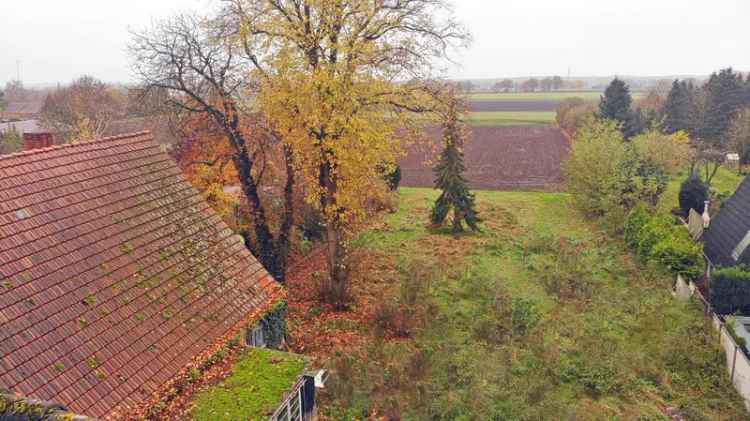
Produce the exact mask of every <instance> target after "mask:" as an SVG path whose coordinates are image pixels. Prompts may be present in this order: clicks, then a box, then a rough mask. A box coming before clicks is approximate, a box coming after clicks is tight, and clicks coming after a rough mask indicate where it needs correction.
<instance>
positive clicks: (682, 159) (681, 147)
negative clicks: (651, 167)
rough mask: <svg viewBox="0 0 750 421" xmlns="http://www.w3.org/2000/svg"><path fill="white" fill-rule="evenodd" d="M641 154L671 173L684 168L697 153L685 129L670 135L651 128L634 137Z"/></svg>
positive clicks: (635, 144) (635, 145)
mask: <svg viewBox="0 0 750 421" xmlns="http://www.w3.org/2000/svg"><path fill="white" fill-rule="evenodd" d="M632 142H633V145H634V147H635V149H636V151H637V153H638V155H639V156H641V157H643V159H646V160H649V161H651V162H653V163H655V164H656V165H658V166H660V167H662V168H663V169H664V170H665V171H667V172H669V173H676V172H679V171H680V170H682V169H684V168H685V167H686V166H687V165H688V163H689V162H690V160H691V159H692V158H693V156H694V155H695V151H694V149H693V147H692V146H691V145H690V136H689V135H688V134H687V133H686V132H684V131H678V132H676V133H674V134H671V135H668V134H664V133H661V132H660V131H658V130H650V131H648V132H645V133H642V134H640V135H638V136H636V137H634V138H633V139H632Z"/></svg>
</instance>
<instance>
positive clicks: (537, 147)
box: [401, 125, 568, 190]
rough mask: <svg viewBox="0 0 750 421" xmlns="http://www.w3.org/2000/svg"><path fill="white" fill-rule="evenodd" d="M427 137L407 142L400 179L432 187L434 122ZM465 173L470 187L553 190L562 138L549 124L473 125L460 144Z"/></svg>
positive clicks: (437, 137)
mask: <svg viewBox="0 0 750 421" xmlns="http://www.w3.org/2000/svg"><path fill="white" fill-rule="evenodd" d="M428 133H429V138H430V139H431V143H430V144H428V145H417V146H413V147H411V148H410V150H409V151H408V154H407V156H406V157H405V158H404V159H402V161H401V173H402V185H404V186H408V187H432V185H433V181H434V174H433V171H432V164H433V163H434V162H435V161H436V159H437V155H438V152H437V151H439V150H440V141H441V133H440V130H439V128H437V127H434V128H430V129H429V130H428ZM464 154H465V159H466V161H465V163H466V174H465V175H466V178H467V179H468V181H469V185H470V186H471V187H472V188H475V189H488V190H558V189H559V188H560V185H561V183H562V181H563V178H562V171H561V168H560V165H561V162H562V161H563V160H564V159H565V157H566V156H567V154H568V142H567V140H566V139H565V137H564V136H563V134H562V132H561V131H560V130H559V129H557V128H556V127H554V126H550V125H547V126H533V125H527V126H474V127H472V128H471V132H470V135H469V140H468V142H467V144H466V146H465V148H464Z"/></svg>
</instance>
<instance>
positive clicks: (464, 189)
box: [431, 97, 481, 233]
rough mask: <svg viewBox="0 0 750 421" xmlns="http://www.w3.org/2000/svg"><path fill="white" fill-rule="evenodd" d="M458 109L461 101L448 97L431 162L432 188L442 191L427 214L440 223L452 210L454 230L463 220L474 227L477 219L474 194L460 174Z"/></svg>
mask: <svg viewBox="0 0 750 421" xmlns="http://www.w3.org/2000/svg"><path fill="white" fill-rule="evenodd" d="M461 113H462V110H461V104H460V103H459V102H458V100H457V99H455V97H454V98H452V99H451V101H450V103H449V106H448V109H447V111H446V112H445V115H444V117H443V120H444V121H443V141H444V142H445V145H444V149H443V152H442V154H441V155H440V162H438V164H437V165H436V166H435V175H436V178H435V188H437V189H440V190H442V193H441V194H440V197H438V199H437V200H436V201H435V206H434V207H433V208H432V215H431V221H432V224H433V225H435V226H440V225H442V224H443V223H444V222H445V219H446V218H447V217H448V214H449V213H450V211H451V210H453V221H452V225H453V232H454V233H459V232H462V231H463V230H464V227H463V223H464V222H466V224H467V225H468V226H469V227H470V228H471V229H472V230H474V231H478V230H479V222H481V219H480V218H479V214H478V213H477V211H476V209H475V204H474V195H473V194H472V193H471V192H470V191H469V187H468V186H467V184H466V179H465V178H464V176H463V173H464V171H466V167H465V166H464V154H463V144H464V139H465V127H464V125H463V124H462V122H461V119H460V115H461Z"/></svg>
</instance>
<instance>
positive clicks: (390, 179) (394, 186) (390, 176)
mask: <svg viewBox="0 0 750 421" xmlns="http://www.w3.org/2000/svg"><path fill="white" fill-rule="evenodd" d="M383 178H384V179H385V183H386V184H387V185H388V189H389V190H390V191H396V190H398V186H399V185H400V184H401V166H399V165H398V164H396V166H395V167H394V168H393V169H392V170H391V171H388V172H386V173H385V174H383Z"/></svg>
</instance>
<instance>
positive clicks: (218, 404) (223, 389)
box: [192, 348, 305, 421]
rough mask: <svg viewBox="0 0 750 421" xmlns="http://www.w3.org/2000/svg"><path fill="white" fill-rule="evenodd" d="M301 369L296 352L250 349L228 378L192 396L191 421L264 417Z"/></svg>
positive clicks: (281, 398) (302, 361)
mask: <svg viewBox="0 0 750 421" xmlns="http://www.w3.org/2000/svg"><path fill="white" fill-rule="evenodd" d="M304 369H305V360H304V359H303V358H302V357H301V356H299V355H294V354H288V353H285V352H279V351H273V350H270V349H261V348H253V349H250V350H248V351H246V352H245V353H244V354H243V355H241V356H240V357H239V359H238V360H237V362H236V363H235V364H234V367H232V373H231V374H230V375H229V377H227V378H226V379H224V380H223V381H222V382H221V383H219V384H217V385H214V386H211V387H210V388H207V389H205V390H203V391H201V392H199V393H198V394H196V395H195V397H194V398H193V403H194V404H195V407H194V408H193V412H192V415H193V420H194V421H233V420H261V419H267V418H268V416H270V415H271V413H272V412H273V411H275V410H276V408H277V407H278V406H279V405H280V404H281V402H282V400H283V397H284V393H285V392H288V391H289V390H290V389H291V388H292V386H294V384H295V383H296V382H297V379H298V378H299V376H300V375H302V372H303V370H304Z"/></svg>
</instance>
